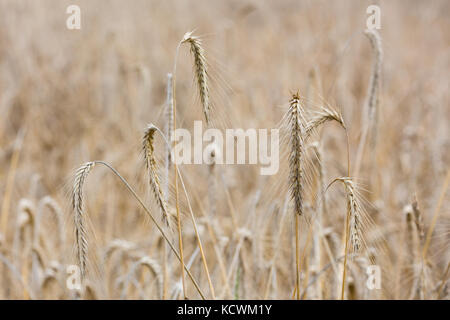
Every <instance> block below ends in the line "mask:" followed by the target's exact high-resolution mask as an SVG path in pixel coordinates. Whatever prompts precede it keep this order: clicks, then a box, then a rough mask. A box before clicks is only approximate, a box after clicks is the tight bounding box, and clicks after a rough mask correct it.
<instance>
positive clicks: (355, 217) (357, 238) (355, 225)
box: [341, 178, 361, 253]
mask: <svg viewBox="0 0 450 320" xmlns="http://www.w3.org/2000/svg"><path fill="white" fill-rule="evenodd" d="M341 181H342V182H343V183H344V185H345V190H346V192H347V208H348V210H349V217H350V242H351V243H352V248H353V252H355V253H357V252H358V251H359V250H360V249H361V226H360V220H361V207H360V205H359V203H358V201H357V200H356V197H355V186H354V184H353V181H352V180H351V179H350V178H343V179H342V180H341Z"/></svg>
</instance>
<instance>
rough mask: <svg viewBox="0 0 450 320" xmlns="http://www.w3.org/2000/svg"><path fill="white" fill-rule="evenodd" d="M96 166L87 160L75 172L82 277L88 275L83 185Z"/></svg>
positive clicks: (78, 254) (74, 204) (77, 236)
mask: <svg viewBox="0 0 450 320" xmlns="http://www.w3.org/2000/svg"><path fill="white" fill-rule="evenodd" d="M94 166H95V162H87V163H85V164H84V165H82V166H81V167H80V168H79V169H78V170H77V171H76V173H75V180H74V184H73V193H72V207H73V210H74V221H75V237H76V243H77V256H78V266H79V267H80V273H81V278H82V279H83V278H84V276H85V275H86V264H87V253H88V241H87V231H86V227H85V219H84V212H83V211H84V207H83V186H84V183H85V181H86V177H87V176H88V174H89V171H91V169H92V168H93V167H94Z"/></svg>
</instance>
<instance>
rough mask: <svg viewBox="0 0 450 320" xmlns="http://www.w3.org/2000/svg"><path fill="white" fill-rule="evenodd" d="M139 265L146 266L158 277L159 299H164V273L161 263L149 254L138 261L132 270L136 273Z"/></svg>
mask: <svg viewBox="0 0 450 320" xmlns="http://www.w3.org/2000/svg"><path fill="white" fill-rule="evenodd" d="M139 267H146V268H147V269H148V270H149V271H150V272H151V273H152V274H153V276H154V277H155V278H156V282H157V286H158V295H159V298H158V299H162V296H163V292H162V291H163V273H162V270H161V266H160V265H159V263H158V262H157V261H156V260H154V259H151V258H149V257H147V256H144V257H142V258H141V259H140V260H139V261H137V262H136V264H135V265H134V266H133V267H132V270H133V271H134V273H136V272H137V271H138V270H139Z"/></svg>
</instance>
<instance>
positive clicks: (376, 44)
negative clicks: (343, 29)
mask: <svg viewBox="0 0 450 320" xmlns="http://www.w3.org/2000/svg"><path fill="white" fill-rule="evenodd" d="M364 34H365V35H366V36H367V37H368V38H369V40H370V43H371V45H372V50H373V52H374V54H375V60H374V63H373V67H372V74H371V76H370V83H369V89H368V92H367V100H366V104H367V110H368V113H369V125H370V126H371V127H372V128H373V130H376V126H377V115H378V103H379V98H380V97H379V95H380V77H381V64H382V62H383V49H382V47H381V37H380V35H379V33H378V32H377V31H376V30H372V29H368V30H366V31H365V32H364ZM374 134H376V131H374Z"/></svg>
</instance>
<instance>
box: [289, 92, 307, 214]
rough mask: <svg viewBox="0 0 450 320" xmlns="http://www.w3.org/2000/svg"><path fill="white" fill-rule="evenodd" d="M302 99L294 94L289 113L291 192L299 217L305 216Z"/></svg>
mask: <svg viewBox="0 0 450 320" xmlns="http://www.w3.org/2000/svg"><path fill="white" fill-rule="evenodd" d="M302 112H303V111H302V109H301V105H300V97H299V95H298V94H294V95H293V96H292V99H291V101H290V106H289V111H288V123H289V130H290V132H289V144H290V151H289V190H290V193H291V198H292V199H293V200H294V210H295V213H296V214H297V215H299V216H301V215H302V214H303V198H302V194H303V168H302V157H303V154H304V143H303V137H304V132H305V130H304V122H303V115H302Z"/></svg>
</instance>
